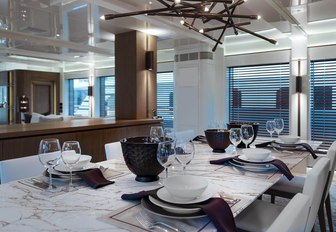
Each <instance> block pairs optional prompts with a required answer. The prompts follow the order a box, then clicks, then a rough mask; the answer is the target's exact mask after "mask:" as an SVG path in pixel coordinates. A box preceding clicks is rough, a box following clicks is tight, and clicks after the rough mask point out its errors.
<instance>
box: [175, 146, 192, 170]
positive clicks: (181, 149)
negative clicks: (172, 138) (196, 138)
mask: <svg viewBox="0 0 336 232" xmlns="http://www.w3.org/2000/svg"><path fill="white" fill-rule="evenodd" d="M194 154H195V146H194V144H193V142H192V141H177V142H176V148H175V157H176V160H177V162H179V163H180V164H181V165H182V167H183V175H185V171H186V166H187V165H188V164H189V163H190V162H191V160H192V159H193V158H194Z"/></svg>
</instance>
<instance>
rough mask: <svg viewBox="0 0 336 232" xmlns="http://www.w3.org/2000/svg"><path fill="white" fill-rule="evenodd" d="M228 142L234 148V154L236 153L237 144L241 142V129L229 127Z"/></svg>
mask: <svg viewBox="0 0 336 232" xmlns="http://www.w3.org/2000/svg"><path fill="white" fill-rule="evenodd" d="M229 139H230V142H231V143H232V144H233V146H234V148H235V154H236V155H237V146H238V144H239V143H240V142H241V140H242V138H241V129H240V128H231V129H230V134H229Z"/></svg>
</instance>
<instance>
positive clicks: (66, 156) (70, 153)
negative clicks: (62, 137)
mask: <svg viewBox="0 0 336 232" xmlns="http://www.w3.org/2000/svg"><path fill="white" fill-rule="evenodd" d="M80 156H81V147H80V145H79V142H78V141H65V142H64V143H63V146H62V160H63V163H64V164H65V165H66V166H67V167H68V168H69V172H70V183H69V186H68V191H69V192H71V191H74V190H75V189H76V188H75V187H74V186H73V184H72V168H73V166H74V165H75V164H76V163H78V161H79V159H80Z"/></svg>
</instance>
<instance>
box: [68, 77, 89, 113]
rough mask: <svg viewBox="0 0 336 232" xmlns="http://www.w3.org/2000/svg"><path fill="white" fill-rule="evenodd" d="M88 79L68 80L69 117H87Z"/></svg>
mask: <svg viewBox="0 0 336 232" xmlns="http://www.w3.org/2000/svg"><path fill="white" fill-rule="evenodd" d="M88 86H89V79H87V78H80V79H79V78H78V79H70V80H69V115H74V116H89V97H88Z"/></svg>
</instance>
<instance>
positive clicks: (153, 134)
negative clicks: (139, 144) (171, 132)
mask: <svg viewBox="0 0 336 232" xmlns="http://www.w3.org/2000/svg"><path fill="white" fill-rule="evenodd" d="M149 137H150V139H151V140H152V141H154V142H155V141H160V138H161V137H163V128H162V126H152V127H151V128H150V135H149Z"/></svg>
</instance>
